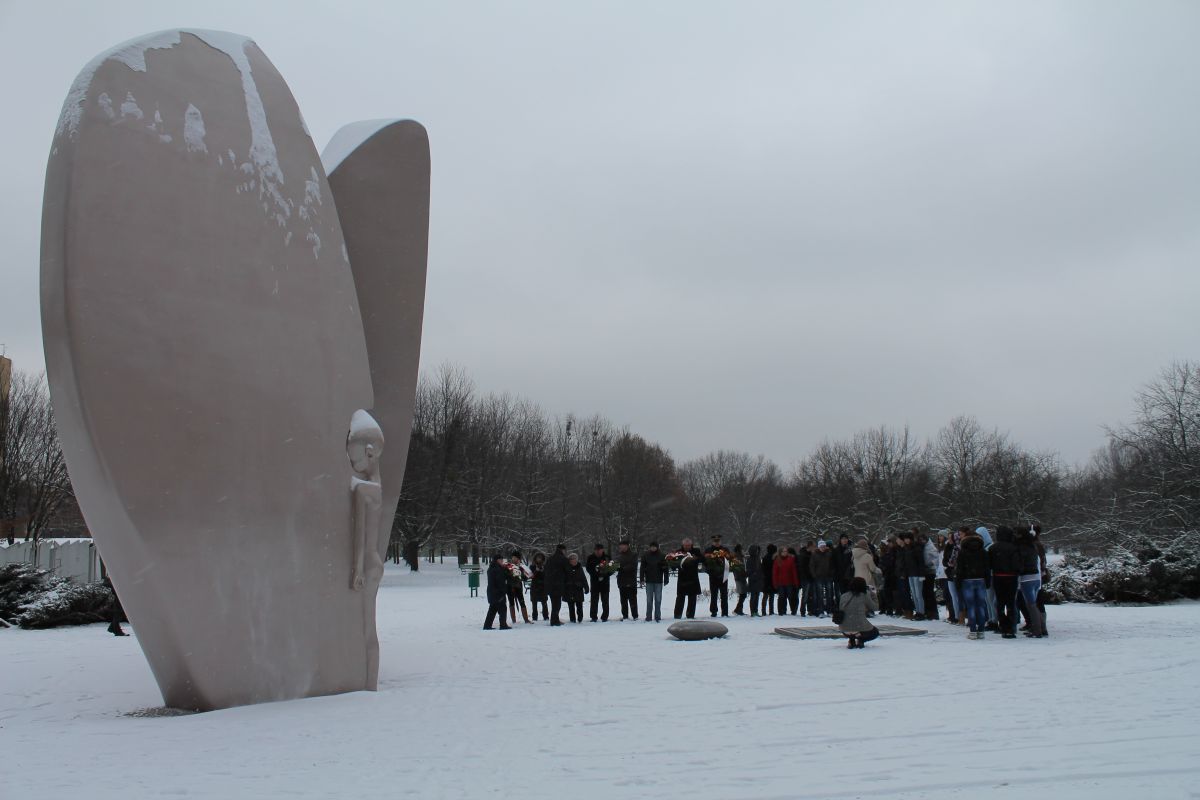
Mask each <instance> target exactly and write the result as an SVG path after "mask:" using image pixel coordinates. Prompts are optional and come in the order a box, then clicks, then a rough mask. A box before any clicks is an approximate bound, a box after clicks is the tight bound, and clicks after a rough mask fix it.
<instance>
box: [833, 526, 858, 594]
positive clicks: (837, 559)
mask: <svg viewBox="0 0 1200 800" xmlns="http://www.w3.org/2000/svg"><path fill="white" fill-rule="evenodd" d="M852 548H853V545H852V544H851V543H850V537H849V536H848V535H847V534H844V533H843V534H842V535H841V536H839V537H838V542H837V545H835V546H834V548H833V581H834V587H835V589H836V591H837V594H838V596H839V597H840V596H841V595H842V594H845V593H846V592H848V591H850V589H849V586H850V579H851V578H853V577H854V551H853V549H852Z"/></svg>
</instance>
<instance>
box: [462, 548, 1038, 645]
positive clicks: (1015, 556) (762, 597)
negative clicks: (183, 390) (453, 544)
mask: <svg viewBox="0 0 1200 800" xmlns="http://www.w3.org/2000/svg"><path fill="white" fill-rule="evenodd" d="M702 574H703V575H704V576H705V577H706V578H707V584H708V587H707V592H705V590H704V580H703V579H702V578H701V575H702ZM613 577H615V578H616V584H617V592H618V596H619V600H620V610H621V619H622V620H629V619H633V620H637V619H639V613H638V612H639V608H638V594H639V593H638V590H639V589H642V590H644V596H645V607H644V611H645V614H644V619H645V621H646V622H661V620H662V598H663V587H664V586H666V585H668V584H669V583H670V581H671V579H672V578H674V580H675V581H676V590H675V607H674V618H675V619H693V618H695V616H696V606H697V602H698V600H699V598H700V596H701V595H702V594H705V593H706V594H707V595H708V610H709V613H710V614H711V615H712V616H713V617H716V616H718V615H719V616H722V617H728V616H729V614H730V610H729V595H730V583H731V582H732V584H733V594H735V595H736V597H737V603H736V605H735V606H734V608H733V611H732V613H733V614H734V615H736V616H744V615H746V613H747V606H748V610H749V616H751V617H758V616H770V615H780V616H782V615H791V616H796V615H799V616H802V617H814V618H817V619H822V618H825V617H826V616H828V617H830V618H831V620H832V622H834V623H835V624H837V625H838V626H839V627H840V629H841V631H842V633H843V634H844V635H845V636H846V638H847V639H848V644H847V647H849V648H860V647H862V646H863V645H864V643H865V642H868V641H871V640H872V639H874V638H875V637H877V636H878V635H879V633H878V630H877V629H876V628H875V626H874V625H873V624H871V621H870V620H871V618H872V617H874V616H876V614H884V615H887V616H892V617H903V618H904V619H906V620H937V619H939V618H942V617H941V613H940V611H939V606H944V607H945V610H946V616H945V617H944V619H945V620H946V621H947V622H949V623H952V624H956V625H963V626H965V627H967V629H968V632H967V638H969V639H982V638H983V637H984V634H985V632H987V631H992V632H996V633H999V634H1000V635H1001V636H1002V637H1003V638H1005V639H1014V638H1016V636H1017V634H1018V632H1019V630H1018V626H1019V625H1020V619H1021V616H1024V618H1025V623H1026V624H1025V625H1024V626H1023V627H1021V628H1020V630H1023V631H1024V633H1025V636H1027V637H1030V638H1045V637H1046V636H1047V635H1048V634H1047V630H1046V605H1045V593H1044V591H1043V590H1042V585H1043V583H1044V582H1045V581H1046V580H1047V579H1048V577H1049V576H1048V571H1047V561H1046V550H1045V547H1044V546H1043V544H1042V541H1041V529H1040V528H1039V527H1038V526H1037V525H1032V526H1020V527H1017V528H1012V527H1008V526H1003V525H1002V526H998V527H997V528H995V531H994V534H993V531H992V530H991V529H989V528H987V527H984V526H980V527H978V528H975V529H971V528H970V527H969V526H964V527H962V528H960V529H959V530H957V531H949V530H943V531H938V532H930V533H924V532H922V531H921V530H920V529H918V528H913V529H912V530H910V531H906V532H904V533H899V534H893V535H891V536H888V537H886V538H885V539H883V540H882V541H880V542H879V543H878V544H875V543H872V542H871V541H870V540H868V539H867V538H866V537H859V538H858V540H857V541H856V542H854V543H851V540H850V536H848V535H845V534H843V535H841V536H840V537H838V539H837V540H836V541H833V542H831V541H827V540H826V539H815V538H814V539H810V540H808V541H807V542H806V543H805V544H804V545H802V546H799V547H793V546H777V545H776V544H774V543H770V544H767V545H766V546H765V547H760V546H759V545H757V544H754V545H751V546H750V547H749V548H748V549H746V550H745V551H744V552H743V549H742V546H741V545H740V544H736V545H734V546H733V548H732V549H728V548H726V547H725V546H724V545H723V544H722V543H721V537H720V536H719V535H716V536H713V537H712V541H711V543H710V545H709V546H708V547H707V548H705V549H704V550H701V549H700V548H698V547H697V546H696V545H695V543H694V542H693V541H692V540H691V539H684V540H683V541H682V542H681V545H680V548H679V549H678V550H676V551H673V552H670V553H665V552H663V551H662V550H661V549H660V548H659V546H658V543H657V542H651V543H650V544H649V546H648V548H647V549H646V551H645V552H643V553H642V554H641V555H640V556H639V555H638V554H636V553H634V552H633V551H632V549H631V547H630V544H629V543H628V542H626V541H622V542H621V543H620V544H619V545H618V551H617V553H616V554H615V555H613V556H611V557H610V556H609V554H608V553H607V552H606V550H605V547H604V545H603V544H597V545H596V546H595V549H594V550H593V552H592V553H591V554H590V555H588V557H587V559H586V560H584V561H583V562H581V561H580V560H579V555H578V554H577V553H568V552H566V547H565V546H564V545H561V544H560V545H558V546H557V547H556V548H555V550H554V552H553V553H552V554H551V555H550V556H546V555H545V554H544V553H541V552H539V553H535V554H534V555H533V558H532V559H531V560H530V561H529V562H528V563H526V561H525V559H524V557H523V556H522V554H521V553H520V552H518V551H514V552H513V553H511V554H510V555H509V556H508V557H507V558H505V557H504V556H503V555H502V554H500V553H496V554H494V555H493V556H492V559H491V564H490V565H489V567H488V571H487V599H488V613H487V617H486V620H485V622H484V629H485V630H490V629H492V628H493V627H494V623H495V622H496V620H497V619H498V620H499V622H500V628H501V629H507V628H510V627H511V625H510V624H509V621H510V620H511V622H512V624H515V623H516V622H517V619H518V613H519V614H520V616H521V618H522V619H523V620H524V621H525V622H527V623H532V622H537V621H538V619H539V611H540V612H541V618H542V619H545V620H548V622H549V624H550V625H552V626H554V625H563V624H564V623H563V621H562V619H561V613H562V606H563V605H564V604H565V605H566V607H567V615H568V619H569V621H570V622H572V623H577V624H578V623H582V622H583V620H584V600H585V598H587V597H589V596H590V603H589V615H588V616H589V617H590V619H591V621H592V622H607V621H608V619H609V595H610V593H611V582H612V578H613ZM526 592H528V595H529V603H528V604H527V603H526V601H525V595H526ZM747 600H749V603H747ZM530 607H532V612H533V615H532V619H530Z"/></svg>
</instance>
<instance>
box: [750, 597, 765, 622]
mask: <svg viewBox="0 0 1200 800" xmlns="http://www.w3.org/2000/svg"><path fill="white" fill-rule="evenodd" d="M761 596H762V592H751V593H750V616H752V617H757V616H758V613H759V612H758V602H759V600H758V599H759V597H761Z"/></svg>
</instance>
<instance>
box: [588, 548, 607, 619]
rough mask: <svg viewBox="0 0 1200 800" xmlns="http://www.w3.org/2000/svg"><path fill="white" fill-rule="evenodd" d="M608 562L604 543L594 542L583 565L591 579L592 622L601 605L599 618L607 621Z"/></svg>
mask: <svg viewBox="0 0 1200 800" xmlns="http://www.w3.org/2000/svg"><path fill="white" fill-rule="evenodd" d="M608 564H609V561H608V554H607V553H605V552H604V545H603V544H601V543H600V542H596V549H595V550H594V551H593V552H592V554H591V555H590V556H588V557H587V562H586V563H585V565H584V566H585V567H586V569H587V574H588V577H589V578H591V579H592V622H595V621H596V612H597V610H598V608H599V606H601V605H603V606H604V611H603V613H602V614H601V615H600V620H601V621H603V622H608V590H609V588H610V583H611V582H610V581H609V579H608V576H609V575H611V574H612V572H610V571H609V568H608Z"/></svg>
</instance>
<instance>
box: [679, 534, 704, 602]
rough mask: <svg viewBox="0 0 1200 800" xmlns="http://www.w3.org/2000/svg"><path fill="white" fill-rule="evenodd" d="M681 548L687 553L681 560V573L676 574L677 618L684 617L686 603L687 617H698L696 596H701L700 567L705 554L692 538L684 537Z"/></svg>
mask: <svg viewBox="0 0 1200 800" xmlns="http://www.w3.org/2000/svg"><path fill="white" fill-rule="evenodd" d="M680 550H681V551H682V552H684V553H686V554H687V555H685V556H684V557H683V560H682V561H680V562H679V574H678V575H676V576H675V619H683V615H684V604H685V603H686V604H687V618H688V619H695V618H696V598H697V597H699V596H700V567H701V566H702V565H703V564H704V554H703V553H701V552H700V548H698V547H695V546H693V544H692V540H691V539H684V540H683V546H682V547H680Z"/></svg>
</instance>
